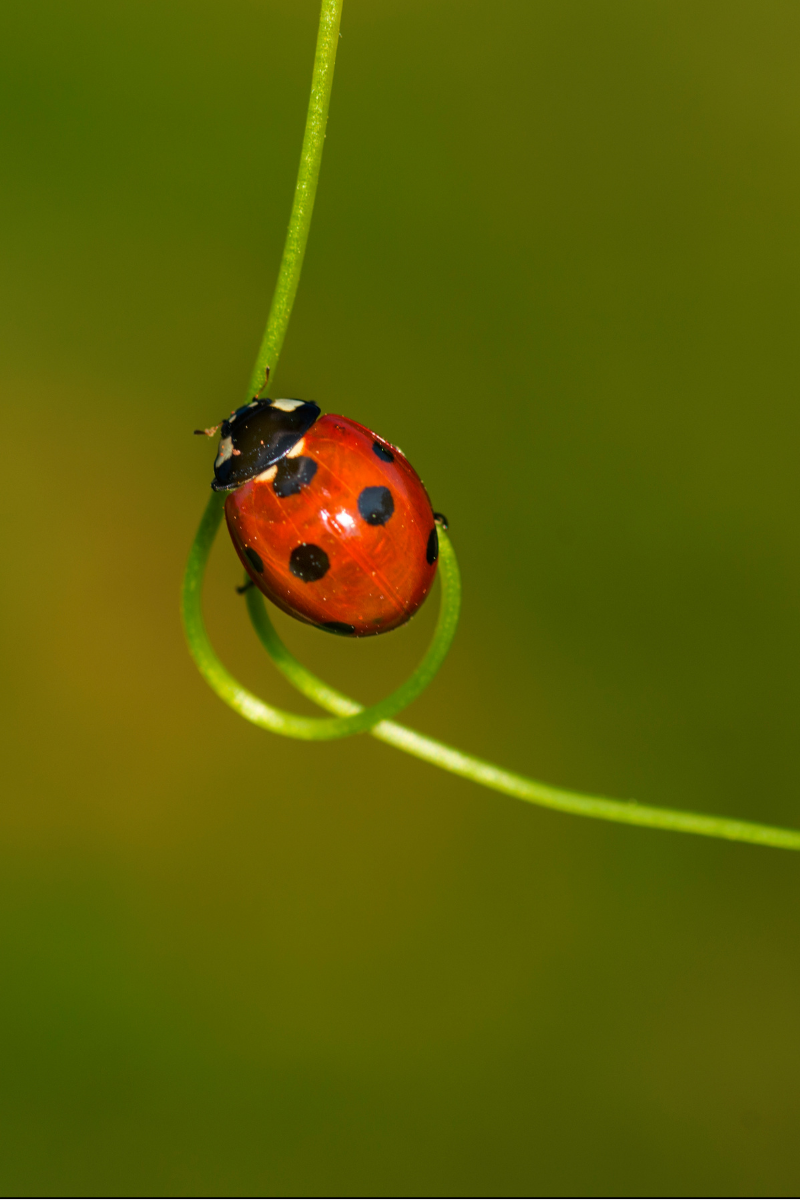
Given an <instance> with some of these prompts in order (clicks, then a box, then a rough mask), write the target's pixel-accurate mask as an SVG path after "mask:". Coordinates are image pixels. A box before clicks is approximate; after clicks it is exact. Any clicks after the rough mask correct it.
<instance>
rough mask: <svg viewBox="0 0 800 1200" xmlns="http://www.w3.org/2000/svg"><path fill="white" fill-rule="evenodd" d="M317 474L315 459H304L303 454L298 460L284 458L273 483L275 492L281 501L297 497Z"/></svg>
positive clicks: (279, 464)
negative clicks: (288, 497) (289, 497)
mask: <svg viewBox="0 0 800 1200" xmlns="http://www.w3.org/2000/svg"><path fill="white" fill-rule="evenodd" d="M316 473H317V464H316V463H315V462H314V459H313V458H304V457H303V455H302V454H301V455H298V457H297V458H282V459H281V461H280V462H279V463H278V473H277V474H276V476H275V478H274V480H273V481H272V488H273V491H274V492H275V495H276V496H280V498H281V500H285V499H286V497H287V496H296V495H297V494H298V492H302V490H303V488H304V487H308V485H309V484H310V483H311V480H312V479H313V478H314V476H315V475H316Z"/></svg>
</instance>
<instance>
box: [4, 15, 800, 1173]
mask: <svg viewBox="0 0 800 1200" xmlns="http://www.w3.org/2000/svg"><path fill="white" fill-rule="evenodd" d="M316 20H317V6H316V3H315V0H227V3H225V4H224V5H220V4H212V3H209V2H207V0H191V2H190V0H159V2H158V3H155V2H154V0H115V3H113V4H108V3H104V2H101V0H69V2H68V3H67V2H65V0H34V2H30V0H12V2H11V3H7V4H5V5H4V6H3V8H2V13H1V14H0V76H1V77H2V82H1V83H0V87H1V88H2V101H1V103H0V109H1V110H2V118H0V124H1V125H2V134H1V135H0V137H1V141H0V172H2V177H3V185H2V220H1V221H0V241H1V242H2V259H3V263H4V267H3V283H2V295H1V297H0V306H1V308H0V311H1V312H2V331H3V332H2V339H3V354H2V367H1V368H0V374H1V377H2V393H3V407H4V430H5V433H4V445H5V451H4V455H3V479H4V488H3V493H4V500H3V514H4V518H3V523H2V536H3V543H4V551H3V566H4V570H3V572H2V597H1V611H2V639H3V649H2V664H3V671H4V675H5V685H4V688H3V701H2V703H3V719H2V730H3V734H4V741H5V748H4V751H3V759H2V762H3V783H4V785H5V786H4V788H3V793H4V798H3V802H2V809H1V811H2V818H1V821H0V835H1V836H0V855H1V857H2V861H1V862H0V964H1V971H2V977H1V978H2V982H1V985H0V1061H2V1070H0V1151H1V1152H0V1190H2V1192H3V1194H12V1195H42V1194H45V1195H47V1194H49V1195H64V1194H66V1195H176V1196H186V1195H189V1196H195V1195H196V1196H203V1195H220V1196H225V1195H232V1194H233V1195H247V1196H250V1195H253V1196H258V1195H280V1196H283V1195H285V1196H302V1195H322V1196H368V1195H386V1196H393V1195H412V1196H417V1195H419V1196H425V1195H442V1196H460V1195H514V1196H516V1195H519V1196H527V1195H536V1194H539V1195H541V1194H552V1195H571V1194H572V1195H574V1194H581V1195H698V1194H700V1195H786V1196H796V1195H797V1193H798V1187H800V1138H798V1136H797V1129H798V1121H799V1120H800V1083H799V1082H798V1079H799V1078H800V1021H798V1010H799V1007H800V1005H799V1000H800V996H799V989H800V961H799V956H798V945H799V944H800V858H798V857H797V856H794V855H792V854H789V853H786V852H782V851H777V850H763V849H757V848H752V847H747V846H735V845H727V844H722V843H719V844H718V843H714V842H711V841H704V840H701V839H692V838H689V837H685V836H678V835H673V834H666V833H656V832H647V831H642V830H634V829H627V828H622V827H616V826H611V825H604V824H601V823H596V822H589V821H585V820H580V819H576V818H571V817H565V816H561V815H557V814H551V813H547V812H544V811H541V810H537V809H535V808H531V807H527V806H525V805H523V804H521V803H519V802H517V801H514V800H510V799H507V798H504V797H501V796H498V795H495V794H493V793H489V792H486V791H483V790H481V789H479V788H478V787H476V786H474V785H472V784H469V783H466V782H464V781H461V780H458V779H455V778H452V777H450V776H448V775H445V774H443V773H442V772H440V771H437V770H435V769H434V768H432V767H428V766H425V765H423V764H421V763H417V762H415V761H412V760H410V759H408V758H406V757H404V756H403V755H401V754H399V753H397V752H395V751H392V750H391V749H389V748H387V747H384V746H381V745H379V744H377V743H375V742H373V741H371V740H370V739H369V738H368V737H360V738H357V739H353V740H350V741H347V742H343V743H339V744H331V745H319V746H313V745H312V746H304V745H299V744H296V743H291V742H288V741H283V740H280V739H277V738H273V737H271V736H269V735H268V734H266V733H263V732H261V731H259V730H257V729H255V728H252V727H249V726H248V725H246V724H245V723H244V722H243V721H241V720H240V719H239V718H238V717H236V716H234V715H233V713H231V712H230V711H228V710H227V709H226V708H225V707H224V706H223V705H222V704H221V703H220V702H219V701H218V700H217V699H216V698H215V697H214V695H213V694H212V693H211V692H210V691H209V690H208V688H207V687H206V685H205V684H204V683H203V682H202V680H201V679H200V677H199V676H198V675H197V673H196V672H195V670H194V668H193V667H192V664H191V662H190V660H189V658H188V655H187V652H186V650H185V648H184V644H183V640H182V635H181V629H180V626H179V621H178V604H177V598H178V589H179V582H180V576H181V571H182V567H183V564H184V561H185V558H186V554H187V549H188V546H189V543H190V541H191V538H192V536H193V532H194V529H195V526H196V523H197V521H198V519H199V516H200V513H201V511H202V507H203V505H204V504H205V501H206V496H207V494H208V485H209V480H210V478H211V475H210V470H211V459H212V457H213V447H210V446H209V445H208V444H207V443H205V442H201V440H200V439H198V438H193V437H192V433H191V431H192V429H194V428H195V427H196V426H198V425H208V424H211V423H212V422H214V421H215V420H217V419H218V418H219V417H220V415H221V414H223V413H225V412H226V411H228V410H229V409H230V408H231V407H233V406H234V405H235V404H237V403H239V402H240V400H241V398H242V395H243V389H244V387H245V386H246V381H247V378H248V375H249V371H250V368H251V363H252V360H253V357H254V354H255V350H256V346H257V344H258V340H259V337H260V334H261V329H262V327H263V322H264V319H265V315H266V311H267V307H268V302H269V296H270V293H271V288H272V284H273V281H274V278H275V273H276V269H277V264H278V259H279V255H280V248H281V241H282V236H283V231H284V229H285V225H286V221H287V218H288V212H289V206H290V201H291V194H292V188H293V182H294V173H295V169H296V164H297V159H298V154H299V145H300V138H301V134H302V126H303V120H304V113H305V105H306V100H307V91H308V84H309V80H310V71H311V61H312V55H313V44H314V38H315V31H316ZM342 35H343V36H342V40H341V43H340V55H339V62H338V65H337V79H336V83H335V86H334V94H333V103H332V109H331V121H330V126H329V133H328V140H327V147H326V156H325V161H324V164H323V172H322V181H321V186H320V190H319V195H318V205H317V213H316V218H315V223H314V227H313V230H312V235H311V241H310V244H309V252H308V256H307V260H306V270H305V274H304V279H303V282H302V285H301V291H300V294H299V297H298V301H297V306H296V310H295V315H294V319H293V322H292V326H291V329H290V333H289V337H288V341H287V344H286V349H285V353H284V358H283V361H282V364H281V368H280V372H279V379H278V380H276V382H277V383H278V385H279V386H278V391H280V392H282V393H283V394H288V395H299V396H308V397H312V398H315V399H317V400H318V401H319V402H320V403H321V404H322V405H323V407H324V408H325V409H327V410H328V411H333V412H343V413H346V414H348V415H349V416H351V417H354V418H355V419H356V420H358V421H361V422H364V423H365V424H367V425H370V426H372V427H374V428H375V429H377V430H378V431H379V432H380V433H381V434H382V435H383V436H384V437H386V438H388V439H390V440H391V441H394V442H397V443H399V445H400V446H402V447H403V449H404V450H405V452H406V453H407V454H408V455H409V457H410V458H411V460H412V461H413V462H414V464H415V465H416V466H417V468H418V469H419V471H420V473H421V474H422V476H423V478H424V479H425V481H426V483H427V485H428V488H429V490H430V492H431V495H432V497H433V501H434V504H435V506H436V507H437V508H439V509H442V510H443V511H444V512H446V513H447V514H448V516H449V518H450V522H451V531H452V536H453V538H454V541H455V544H456V547H457V550H458V553H459V556H460V560H461V565H462V569H463V573H464V579H465V593H464V613H463V620H462V629H461V632H460V635H459V638H458V640H457V642H456V646H455V648H454V650H453V652H452V654H451V657H450V660H449V661H448V663H447V664H446V666H445V668H444V669H443V670H442V672H441V674H440V676H439V677H438V678H437V680H436V681H435V683H434V684H433V686H432V687H431V688H430V689H429V691H428V692H427V693H426V694H425V696H424V697H423V698H422V699H420V700H419V701H418V702H417V703H416V704H415V705H414V706H413V708H412V709H410V710H409V711H408V713H407V714H406V717H407V720H408V722H409V723H410V724H412V725H413V726H414V727H416V728H419V729H421V730H424V731H425V732H428V733H431V734H433V735H435V736H439V737H441V738H443V739H445V740H447V741H449V742H451V743H453V744H455V745H457V746H460V747H463V748H465V749H469V750H472V751H473V752H476V753H479V754H482V755H484V756H486V757H488V758H490V759H492V760H493V761H497V762H500V763H502V764H504V765H507V766H509V767H512V768H516V769H518V770H521V771H523V772H526V773H528V774H531V775H533V776H535V777H537V778H540V779H544V780H547V781H549V782H552V783H559V784H562V785H565V786H571V787H575V788H582V789H587V790H592V791H594V792H596V793H601V794H606V795H611V796H618V797H623V798H627V797H636V798H637V799H640V800H642V801H649V802H654V803H660V804H668V805H672V806H675V807H685V808H693V809H700V810H704V811H709V812H720V813H726V814H731V815H737V816H742V817H749V818H752V819H755V820H762V821H770V822H776V823H782V824H787V825H794V826H798V825H800V769H799V768H798V753H797V750H798V729H799V728H800V677H799V676H798V662H799V661H800V636H799V635H798V615H800V573H799V571H798V562H799V557H798V546H797V540H798V539H797V533H798V525H799V524H800V476H799V475H798V469H797V457H798V442H799V435H800V418H799V417H798V383H800V370H799V369H798V357H797V346H798V338H797V325H798V316H799V315H800V313H799V312H798V309H799V307H800V305H799V304H798V301H799V300H800V286H799V285H798V278H799V276H800V262H798V258H799V257H800V256H799V255H798V211H799V208H800V169H799V165H800V157H799V155H800V150H799V145H798V139H799V137H800V129H799V128H798V125H799V124H800V77H798V72H797V62H796V60H797V43H798V37H799V36H800V10H798V8H797V6H796V5H795V4H790V3H787V2H785V0H761V2H760V3H758V4H756V3H752V2H749V3H748V2H740V0H739V2H737V0H733V2H731V0H726V2H725V3H722V2H721V0H692V2H691V3H688V2H684V0H671V2H663V0H655V2H654V3H649V4H645V5H642V4H640V3H636V2H633V0H603V2H602V3H597V2H596V0H574V2H568V3H564V2H563V0H536V3H531V2H530V0H495V2H494V3H493V4H491V5H489V6H486V5H485V4H479V3H477V0H403V2H402V3H401V2H400V0H347V2H346V5H345V13H344V20H343V24H342ZM237 582H239V570H238V568H237V564H236V560H235V557H234V554H233V551H232V548H231V547H230V546H229V545H228V544H226V543H225V541H223V540H222V539H220V541H219V543H218V546H217V547H216V549H215V552H214V560H213V564H212V568H211V571H210V577H209V584H208V596H207V612H208V620H209V626H210V629H211V631H212V634H213V637H214V640H215V642H216V644H217V646H218V647H219V649H220V651H221V652H222V653H223V656H224V657H225V659H226V661H227V662H228V663H229V664H230V665H231V667H232V668H233V669H235V671H236V672H237V673H238V674H239V676H240V677H241V678H242V679H244V680H246V681H247V682H248V683H249V684H250V685H251V686H253V687H255V688H258V689H259V690H260V692H261V693H262V694H263V695H264V696H266V697H270V698H272V699H273V700H274V701H275V702H277V703H279V704H282V705H284V706H287V707H294V708H296V709H297V710H299V711H312V710H311V709H310V708H309V706H308V705H307V704H306V703H305V702H304V701H302V700H300V699H299V698H298V697H297V696H295V695H294V694H293V693H292V692H291V691H290V690H289V689H288V687H287V686H286V685H284V684H283V683H282V681H281V680H280V679H279V678H278V677H277V675H276V673H275V672H274V670H272V669H271V667H270V664H269V663H268V661H267V660H266V658H265V656H264V655H263V653H262V652H261V651H260V650H259V648H258V646H257V644H256V642H255V639H254V636H253V634H252V633H251V631H250V628H249V624H248V622H247V619H246V615H245V613H244V609H243V604H242V602H241V600H240V599H239V598H237V596H236V595H235V593H234V585H235V584H236V583H237ZM430 608H431V611H423V613H422V614H421V615H420V617H419V618H418V619H417V621H416V622H414V623H412V626H411V627H409V628H408V629H406V630H404V631H401V632H399V633H396V634H393V635H390V636H388V637H387V638H385V639H377V640H374V641H370V642H364V643H356V644H352V643H344V642H341V641H338V640H336V639H333V638H328V637H325V636H323V635H320V634H319V633H317V632H316V631H313V630H308V629H304V628H302V627H300V626H299V625H296V624H293V623H292V622H290V621H287V620H280V621H279V625H280V628H281V630H282V631H283V632H284V635H285V636H286V638H287V640H288V641H289V644H290V645H291V646H292V647H293V648H294V649H295V650H296V651H297V652H298V653H300V654H301V655H302V656H303V658H304V659H305V661H307V662H308V663H309V665H311V666H313V667H314V668H316V669H317V670H319V672H320V673H322V674H323V675H324V676H326V677H328V678H330V679H331V681H333V682H336V683H338V684H339V685H340V686H342V687H346V688H348V689H350V690H351V692H352V694H354V695H356V696H358V697H360V698H362V699H366V700H369V699H377V698H378V697H379V696H380V695H382V694H384V693H385V692H386V691H387V690H388V689H389V687H390V686H392V685H394V684H395V683H397V682H399V681H400V680H401V679H402V678H403V677H404V676H405V674H407V673H408V670H409V668H410V665H411V664H412V663H413V662H414V661H415V660H416V657H417V655H418V654H419V653H420V651H421V648H422V647H423V645H424V644H425V642H426V639H427V636H428V634H429V632H430V628H431V625H432V621H433V617H434V612H433V608H434V606H433V605H431V606H430Z"/></svg>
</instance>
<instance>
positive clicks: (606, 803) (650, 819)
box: [249, 604, 800, 850]
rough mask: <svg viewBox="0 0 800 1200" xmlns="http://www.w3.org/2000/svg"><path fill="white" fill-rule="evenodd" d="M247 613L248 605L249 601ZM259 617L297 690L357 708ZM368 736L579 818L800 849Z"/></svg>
mask: <svg viewBox="0 0 800 1200" xmlns="http://www.w3.org/2000/svg"><path fill="white" fill-rule="evenodd" d="M249 607H250V615H251V617H253V612H254V605H252V604H251V605H250V606H249ZM260 607H261V610H262V612H263V615H264V618H266V620H264V619H262V618H261V617H259V619H258V620H255V619H254V621H253V624H254V626H255V630H256V633H257V634H258V637H259V639H260V641H261V643H262V645H263V646H264V648H265V650H266V651H267V653H268V654H269V655H270V657H271V658H272V660H273V662H274V663H275V665H276V667H277V668H278V670H279V671H281V672H282V674H283V675H285V676H286V678H287V679H288V680H289V681H290V683H293V684H294V686H295V687H296V688H297V690H298V691H299V692H302V694H303V695H304V696H307V697H308V699H309V700H313V701H314V702H315V703H316V704H318V705H319V706H320V708H324V709H326V710H327V711H328V712H333V713H338V714H340V715H342V716H345V715H348V714H352V713H357V712H358V711H359V710H360V707H361V706H360V705H359V704H357V703H356V701H355V700H351V699H350V698H349V697H348V696H345V695H344V694H343V693H342V692H339V691H337V690H336V689H335V688H332V687H330V686H329V685H328V684H327V683H324V682H323V681H322V680H321V679H318V678H317V677H316V675H313V674H312V673H311V671H309V670H307V668H306V667H304V666H303V665H302V663H299V662H298V661H297V659H296V658H294V657H293V655H292V654H290V652H289V651H288V650H287V649H286V647H285V646H284V644H283V642H282V641H281V640H280V638H279V637H278V635H277V633H276V632H275V630H274V629H273V628H272V626H271V625H269V631H268V632H266V625H267V624H268V623H269V618H268V617H267V616H266V612H265V611H264V606H263V604H262V605H261V606H260ZM370 733H371V734H372V736H373V737H374V738H377V739H378V740H379V741H381V742H388V744H389V745H390V746H395V747H396V748H397V749H398V750H405V752H406V753H407V754H413V755H414V757H415V758H421V759H423V761H425V762H428V763H432V764H433V765H434V766H436V767H441V768H442V770H444V771H450V772H452V773H453V774H454V775H461V776H463V777H464V778H465V779H471V780H472V781H473V783H480V784H482V785H483V786H484V787H488V788H492V789H494V791H496V792H504V793H505V794H506V795H507V796H515V797H516V798H517V799H518V800H527V801H528V803H530V804H540V805H543V806H544V807H545V808H555V809H558V810H559V811H561V812H567V813H573V814H575V815H576V816H582V817H597V818H599V819H600V820H604V821H618V822H622V823H623V824H625V825H644V826H647V827H648V828H650V829H671V830H674V831H675V832H677V833H696V834H700V835H702V836H704V837H718V838H726V839H727V840H728V841H732V842H752V843H754V844H755V845H758V846H777V847H780V848H782V849H784V850H800V830H795V829H779V828H777V827H775V826H773V825H757V824H755V823H754V822H751V821H735V820H732V819H731V818H729V817H713V816H708V815H706V814H704V813H691V812H681V811H680V810H679V809H674V808H656V807H653V806H650V805H644V804H637V803H636V802H635V801H634V800H630V801H627V802H626V801H621V800H606V799H604V798H603V797H602V796H586V795H583V794H582V793H581V792H568V791H565V790H564V789H562V788H555V787H549V786H548V785H547V784H545V783H538V782H537V781H536V780H534V779H527V778H526V777H525V776H524V775H517V774H515V773H514V772H512V771H505V770H503V768H502V767H496V766H495V765H494V764H493V763H490V762H486V761H485V760H484V759H482V758H476V757H475V756H474V755H472V754H464V753H463V752H462V751H461V750H456V749H454V748H453V747H452V746H446V745H445V744H444V743H443V742H438V741H436V740H435V739H434V738H430V737H426V736H425V735H424V734H421V733H416V732H415V730H413V729H407V728H406V727H405V726H403V725H398V724H396V723H395V722H394V721H381V722H380V723H379V724H378V725H375V726H373V728H372V729H370Z"/></svg>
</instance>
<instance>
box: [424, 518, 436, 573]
mask: <svg viewBox="0 0 800 1200" xmlns="http://www.w3.org/2000/svg"><path fill="white" fill-rule="evenodd" d="M425 557H426V558H427V560H428V562H429V563H430V565H431V566H433V564H434V563H435V562H436V560H437V558H438V557H439V535H438V533H437V532H436V526H435V525H434V527H433V529H432V530H431V536H430V537H429V538H428V545H427V547H426V550H425Z"/></svg>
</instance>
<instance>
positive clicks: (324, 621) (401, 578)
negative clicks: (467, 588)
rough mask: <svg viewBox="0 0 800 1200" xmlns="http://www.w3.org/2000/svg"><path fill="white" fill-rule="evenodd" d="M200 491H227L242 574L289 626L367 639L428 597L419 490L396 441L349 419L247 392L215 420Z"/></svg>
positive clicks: (430, 566)
mask: <svg viewBox="0 0 800 1200" xmlns="http://www.w3.org/2000/svg"><path fill="white" fill-rule="evenodd" d="M198 432H208V433H214V432H216V430H208V431H199V430H198ZM211 486H212V488H214V490H215V491H223V492H227V496H226V499H225V519H226V521H227V525H228V531H229V533H230V535H231V538H232V540H233V544H234V546H235V547H236V552H237V554H238V555H239V558H240V559H241V560H242V565H243V566H244V568H245V570H246V571H247V573H248V575H249V576H250V579H251V580H252V581H253V583H254V584H255V585H256V587H258V588H259V589H260V590H261V591H262V592H263V593H264V595H265V596H266V597H267V598H268V599H269V600H271V601H272V602H273V604H276V605H277V606H278V608H281V609H283V611H284V612H286V613H289V614H290V616H293V617H296V618H297V619H298V620H300V621H305V622H307V623H308V624H311V625H315V626H317V628H318V629H324V630H326V631H327V632H328V633H335V634H339V635H341V636H344V637H370V636H372V635H373V634H377V633H387V632H388V631H389V630H390V629H396V628H397V627H398V626H399V625H404V624H405V622H406V621H408V620H409V618H410V617H412V616H413V615H414V613H415V612H416V611H417V609H418V608H419V607H420V605H421V604H422V602H423V601H424V599H425V597H426V596H427V595H428V593H429V592H430V589H431V586H432V584H433V579H434V576H435V574H436V563H437V559H438V556H439V540H438V536H437V531H436V518H435V517H434V513H433V509H432V508H431V502H430V500H429V499H428V493H427V492H426V490H425V487H424V485H423V483H422V480H421V479H420V478H419V476H418V475H417V473H416V471H415V470H414V468H413V467H412V466H411V464H410V463H409V462H408V460H407V459H406V458H404V456H403V455H402V454H401V453H400V451H399V450H398V449H397V447H396V446H392V445H390V443H389V442H386V441H384V440H383V438H380V437H378V436H377V434H374V433H372V432H371V431H370V430H369V429H366V428H365V427H364V426H363V425H359V424H358V423H357V422H356V421H351V420H349V419H348V418H347V417H338V416H332V415H326V416H321V415H320V409H319V407H318V405H316V404H314V403H313V401H309V400H267V399H255V400H253V401H251V402H250V404H246V405H244V406H243V407H242V408H238V409H237V410H236V411H235V412H233V413H231V415H230V417H228V419H227V420H226V421H223V422H222V425H221V427H220V443H219V452H218V454H217V458H216V461H215V463H214V481H213V483H212V484H211Z"/></svg>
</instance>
